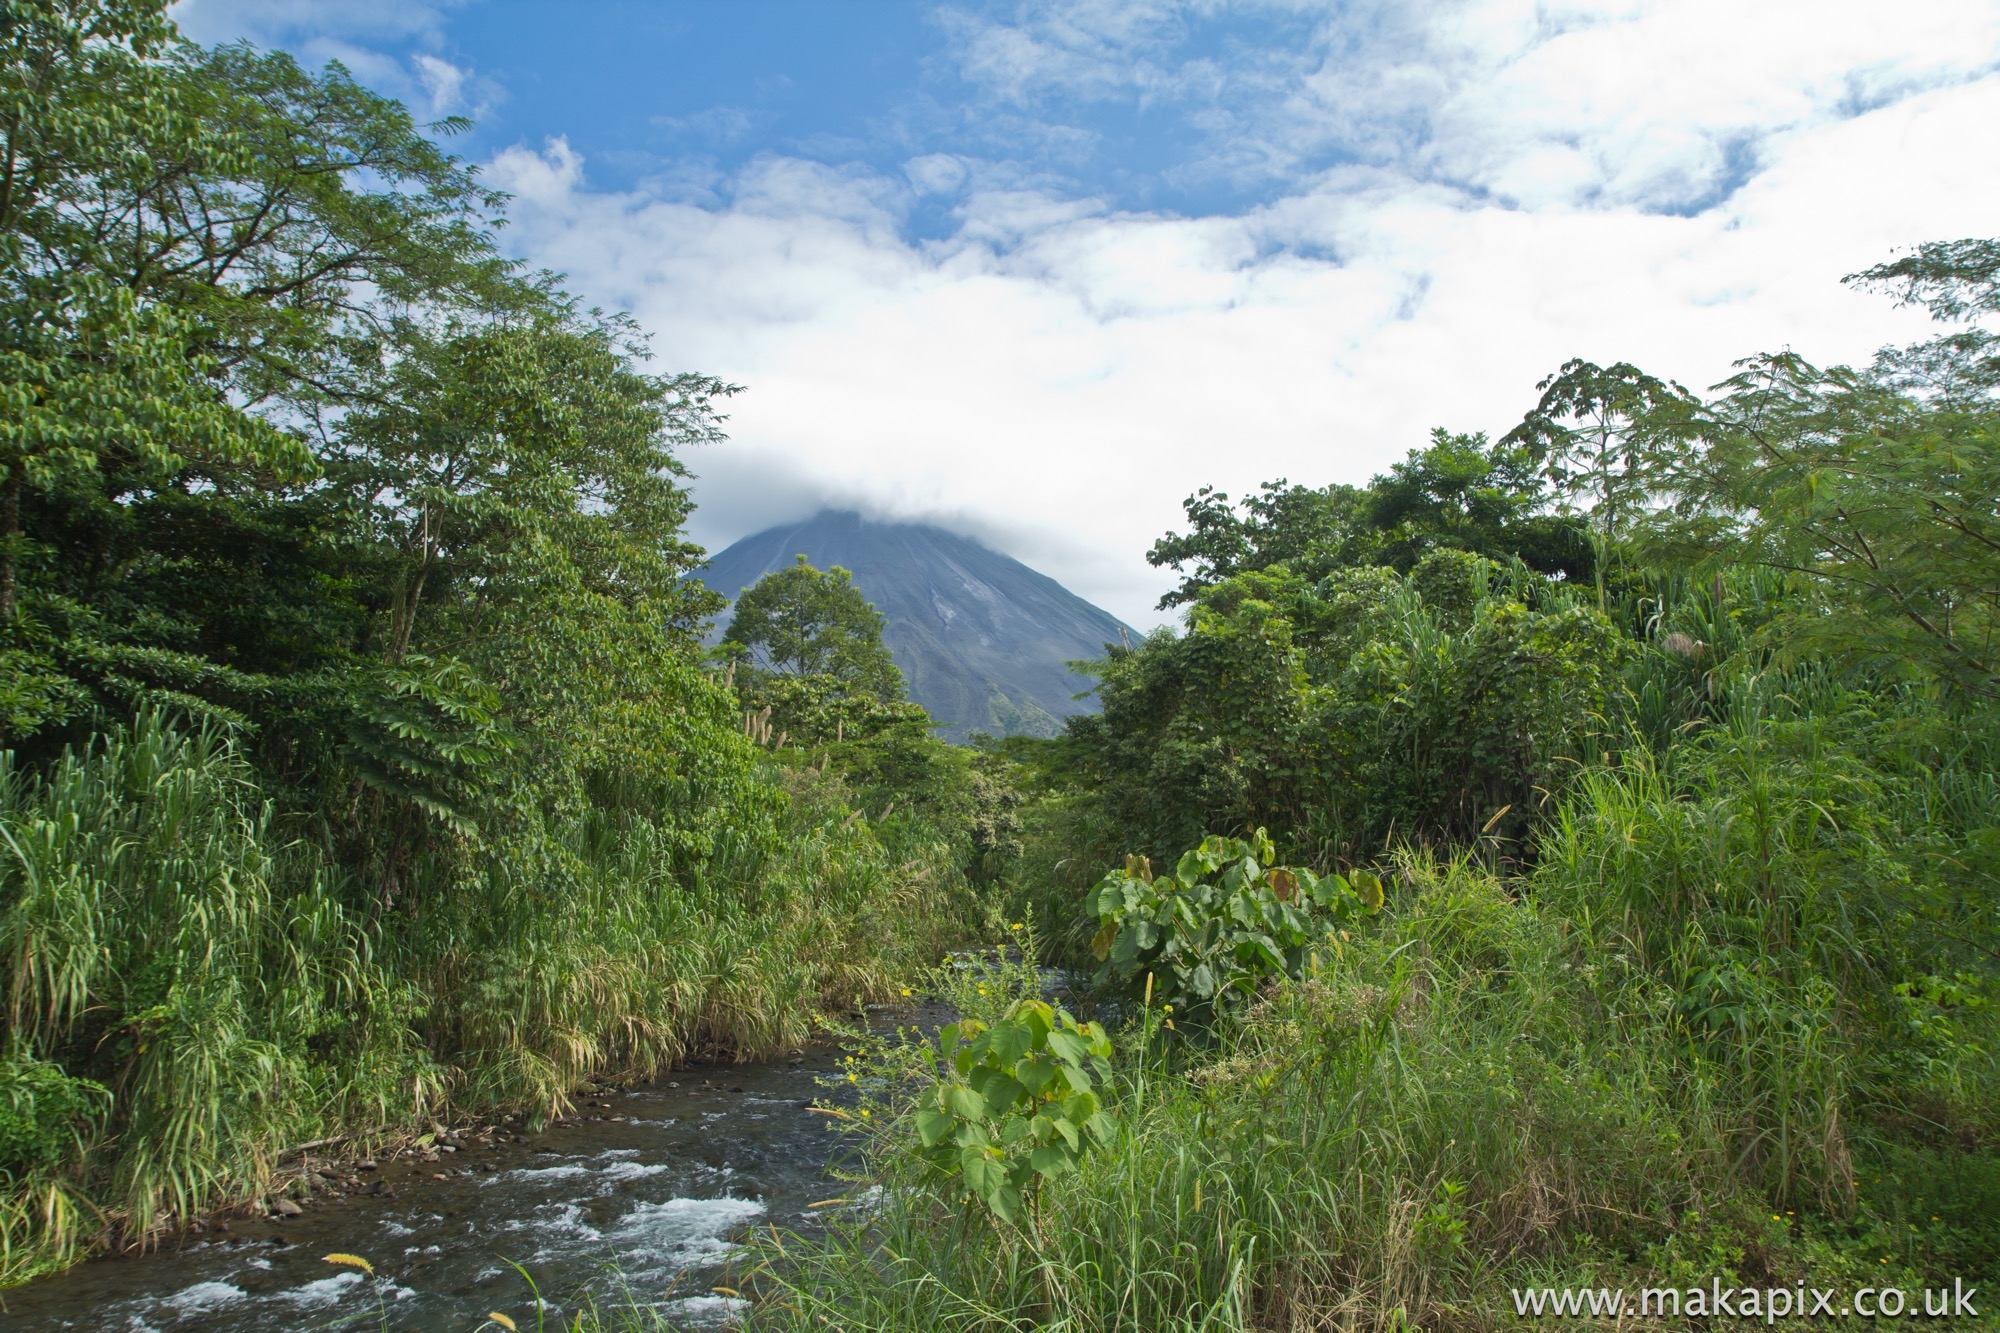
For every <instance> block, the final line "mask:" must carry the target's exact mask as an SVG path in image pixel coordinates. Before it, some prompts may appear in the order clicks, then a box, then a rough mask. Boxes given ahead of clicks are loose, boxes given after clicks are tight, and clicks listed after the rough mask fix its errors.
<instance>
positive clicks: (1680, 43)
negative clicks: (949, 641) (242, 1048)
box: [177, 0, 2000, 625]
mask: <svg viewBox="0 0 2000 1333" xmlns="http://www.w3.org/2000/svg"><path fill="white" fill-rule="evenodd" d="M223 2H224V0H189V3H188V4H187V5H185V6H184V7H183V11H194V10H195V8H196V6H197V5H199V6H200V7H201V10H202V11H203V12H206V11H208V10H211V9H214V8H215V7H216V6H217V5H219V4H222V3H223ZM183 11H177V12H183ZM408 11H409V12H408V14H407V16H406V17H405V18H404V19H401V20H398V21H404V22H407V23H410V24H416V25H421V24H422V23H423V22H427V21H429V20H428V19H426V18H425V17H424V16H425V15H426V14H431V15H435V14H436V13H437V12H438V11H436V10H435V9H430V8H427V7H426V6H423V5H421V4H419V5H411V6H409V7H408ZM1225 11H1227V13H1225ZM385 12H387V11H385ZM993 12H994V11H993V10H991V9H988V10H981V11H971V10H957V9H954V10H951V11H949V12H947V13H946V14H945V31H946V33H947V36H948V40H949V42H950V54H951V57H952V59H953V61H954V62H955V64H954V68H955V69H956V70H957V71H958V73H959V74H960V75H961V76H962V77H964V78H965V79H967V80H969V81H971V83H972V84H973V85H974V87H975V90H976V96H975V100H974V103H973V104H972V105H970V106H969V107H966V108H962V109H961V110H962V112H963V115H964V118H965V120H966V122H967V123H968V124H973V125H974V126H975V130H977V127H978V125H981V124H983V125H985V126H986V127H987V128H986V130H985V131H984V132H983V137H982V133H981V132H973V131H968V133H967V135H966V136H961V137H959V138H956V139H950V138H949V137H948V141H926V142H921V143H918V142H915V141H913V143H912V147H911V149H910V152H911V153H912V154H913V156H911V157H909V158H908V159H907V160H906V161H905V162H904V164H903V166H902V168H901V169H900V170H898V171H895V172H893V173H888V172H885V173H877V172H874V171H871V170H867V169H863V168H859V167H838V166H829V165H826V164H823V163H818V162H810V161H805V160H801V159H799V158H795V157H785V156H776V155H766V156H762V157H759V158H756V159H754V160H753V161H752V162H751V163H750V164H749V165H748V166H747V167H745V168H743V169H742V170H740V171H737V172H735V173H733V174H729V175H719V174H714V173H713V172H712V171H709V169H707V168H703V169H702V172H706V173H708V174H701V173H696V174H697V175H699V179H696V176H695V175H689V174H687V172H683V173H682V174H681V175H679V176H676V175H674V174H673V172H672V171H669V172H664V173H663V174H662V176H661V178H660V179H659V181H657V182H655V183H654V184H653V185H651V186H649V187H647V188H643V189H639V190H635V191H633V192H630V193H612V192H607V191H602V190H597V189H593V188H592V187H591V185H590V181H589V171H588V167H589V164H588V163H587V162H585V161H583V160H582V159H581V158H580V157H579V155H578V154H577V153H576V152H575V151H573V150H572V149H571V148H570V146H569V145H568V143H567V142H566V141H565V140H562V139H560V138H558V139H554V140H551V141H549V142H547V143H545V144H544V145H543V147H542V148H541V149H539V150H535V149H531V148H529V147H526V146H521V147H516V148H513V149H510V150H508V151H506V152H503V153H500V154H498V155H497V156H496V157H495V159H494V160H493V161H492V162H491V164H490V171H491V177H492V179H493V180H494V182H495V183H496V184H498V185H500V186H501V187H503V188H506V189H509V190H512V191H514V192H515V194H516V195H517V196H518V198H517V205H516V208H515V210H514V216H515V221H514V225H513V226H511V227H510V228H509V229H508V231H507V232H506V233H505V239H506V243H507V244H508V245H509V246H511V247H514V248H515V249H516V250H517V251H518V252H520V253H521V254H523V255H524V256H525V257H527V258H529V259H530V260H531V261H532V262H535V263H537V264H543V265H547V266H550V267H553V268H557V269H560V270H563V271H566V272H567V273H569V274H570V278H571V285H572V286H573V287H574V288H575V289H576V290H578V291H579V292H581V293H582V294H584V295H585V296H586V297H587V298H588V299H590V300H591V301H594V302H600V303H603V304H606V305H615V306H620V307H624V308H628V309H631V310H632V311H633V312H634V313H635V314H636V315H637V316H638V318H639V320H640V322H641V324H642V325H643V326H644V327H646V328H647V329H649V330H651V331H652V332H653V333H654V334H655V351H656V355H657V358H658V361H659V364H660V365H661V367H662V368H670V369H697V370H702V371H706V372H709V373H712V374H717V375H720V376H722V377H724V378H726V379H730V380H733V381H736V382H739V383H742V384H744V385H747V386H748V388H749V392H748V393H746V394H745V395H743V396H742V397H741V398H738V399H736V400H735V401H734V402H733V403H732V405H731V411H732V414H733V419H732V421H731V423H730V428H731V432H732V435H733V439H732V441H731V442H729V443H728V444H725V445H721V446H718V447H716V448H715V449H712V450H708V451H704V452H702V453H700V454H697V455H696V456H695V457H693V458H691V459H690V460H689V462H690V463H691V465H692V466H693V467H694V468H695V470H696V471H697V472H698V473H701V474H703V479H702V481H701V482H700V483H699V485H698V487H697V496H698V498H699V499H700V500H701V501H702V503H703V505H704V508H703V510H702V511H701V513H699V514H698V515H697V517H696V525H695V526H696V535H697V536H698V537H700V538H701V539H703V540H705V541H708V542H709V543H710V544H712V545H716V544H720V543H723V542H726V541H728V540H731V539H733V538H735V537H737V536H741V535H743V534H745V533H747V532H750V531H754V530H756V529H757V528H759V527H762V526H766V525H768V524H771V523H776V522H781V521H784V520H787V519H791V518H796V517H799V516H801V515H802V514H803V513H805V512H807V511H808V510H810V509H811V508H813V507H814V506H815V505H816V504H818V503H820V502H821V501H822V500H824V501H829V502H832V503H839V504H845V505H850V506H853V507H858V508H863V509H865V510H868V511H870V512H874V513H878V514H896V515H909V516H927V517H932V518H937V519H940V520H941V521H946V522H949V523H950V524H951V525H953V526H955V527H959V528H960V529H961V530H969V531H975V532H978V533H980V534H981V535H983V536H985V537H986V538H987V539H988V540H989V541H993V542H994V543H995V544H997V545H999V546H1001V547H1002V548H1003V549H1007V550H1009V551H1011V552H1013V553H1015V554H1017V555H1019V556H1021V557H1022V558H1023V559H1026V560H1028V561H1029V563H1031V564H1034V565H1036V566H1037V567H1038V568H1041V569H1043V570H1044V571H1045V572H1048V573H1050V574H1052V575H1054V576H1056V577H1058V578H1060V579H1061V580H1063V581H1064V582H1065V583H1066V584H1068V585H1069V586H1070V587H1072V588H1074V589H1075V590H1076V591H1077V592H1079V593H1081V594H1082V595H1084V596H1087V597H1090V598H1092V599H1093V600H1096V601H1098V602H1100V603H1101V604H1103V605H1104V606H1106V607H1107V608H1108V609H1110V610H1112V611H1114V612H1115V613H1117V614H1119V615H1120V616H1122V617H1124V618H1126V619H1128V620H1130V621H1133V622H1134V623H1138V624H1142V625H1143V624H1149V623H1152V622H1153V621H1154V620H1155V619H1157V616H1156V613H1154V612H1153V611H1152V610H1151V607H1152V603H1153V601H1154V599H1155V598H1156V597H1157V596H1158V594H1159V592H1160V591H1162V590H1163V589H1164V588H1165V587H1167V586H1170V584H1171V582H1172V580H1171V579H1170V578H1168V577H1165V576H1163V575H1162V574H1161V573H1160V572H1159V571H1154V570H1151V569H1150V568H1148V567H1147V566H1146V565H1145V564H1144V563H1143V555H1144V552H1145V551H1146V549H1147V548H1148V547H1149V546H1150V544H1151V543H1152V541H1153V540H1154V539H1155V538H1157V537H1158V536H1159V535H1160V533H1162V532H1163V531H1165V530H1166V529H1167V528H1169V527H1173V526H1177V525H1178V524H1179V522H1180V519H1181V514H1180V508H1179V502H1180V500H1181V498H1182V497H1184V496H1185V495H1187V494H1188V493H1190V492H1191V491H1193V490H1194V489H1196V488H1197V487H1198V486H1201V485H1203V484H1211V483H1212V484H1216V485H1219V486H1221V487H1222V488H1223V489H1225V490H1228V491H1229V492H1231V493H1232V494H1237V495H1240V494H1242V493H1244V492H1245V491H1247V490H1249V489H1252V488H1254V486H1255V485H1256V484H1257V483H1258V482H1260V481H1263V480H1265V479H1267V478H1271V477H1275V476H1280V475H1283V476H1289V477H1290V478H1292V479H1293V480H1295V481H1304V482H1312V483H1322V482H1326V481H1331V480H1341V481H1363V480H1365V479H1366V478H1367V477H1368V476H1369V475H1370V474H1371V473H1373V472H1375V471H1379V470H1380V469H1381V468H1383V467H1384V466H1386V465H1387V464H1388V463H1389V462H1391V461H1394V460H1395V459H1397V458H1399V457H1401V455H1402V454H1403V453H1404V452H1405V451H1406V450H1408V449H1409V448H1411V447H1414V446H1417V445H1419V444H1421V443H1422V441H1423V439H1424V437H1425V433H1426V432H1427V430H1428V429H1429V428H1430V427H1431V426H1434V425H1444V426H1449V427H1452V428H1454V429H1481V428H1483V429H1489V430H1496V431H1497V430H1504V429H1505V428H1507V427H1508V426H1509V425H1511V424H1512V423H1513V422H1514V421H1515V420H1517V419H1518V417H1519V415H1520V413H1521V412H1522V411H1523V410H1524V409H1525V408H1526V407H1527V406H1528V405H1529V404H1530V403H1531V402H1532V399H1533V385H1534V382H1535V380H1536V379H1537V378H1539V377H1540V376H1541V375H1543V374H1545V373H1547V372H1548V371H1550V370H1552V369H1553V368H1555V366H1557V365H1558V364H1559V363H1560V362H1561V361H1563V360H1564V359H1566V358H1568V357H1570V356H1587V357H1591V358H1593V359H1597V360H1600V361H1603V360H1613V359H1629V360H1632V361H1635V362H1637V363H1638V364H1640V365H1642V366H1645V367H1647V368H1648V369H1650V370H1652V371H1654V372H1655V373H1657V374H1663V375H1668V376H1672V377H1675V378H1678V379H1680V380H1682V381H1684V382H1686V383H1688V384H1690V385H1695V386H1704V385H1707V384H1710V383H1712V382H1714V381H1715V380H1716V379H1718V378H1720V377H1721V376H1722V375H1724V374H1726V373H1727V371H1728V367H1729V363H1730V361H1731V360H1733V359H1734V358H1736V357H1739V356H1742V355H1746V354H1748V353H1750V352H1753V351H1758V350H1764V349H1772V348H1777V347H1781V346H1787V345H1789V346H1792V347H1794V348H1795V349H1796V350H1798V351H1800V352H1801V353H1803V354H1805V355H1807V356H1809V357H1812V358H1815V359H1819V360H1849V361H1853V360H1860V359H1865V358H1866V357H1867V356H1868V355H1869V354H1870V353H1871V352H1872V350H1873V349H1874V348H1875V347H1876V346H1877V345H1878V344H1880V343H1883V342H1889V341H1900V340H1903V339H1904V338H1907V337H1911V336H1916V335H1918V334H1919V333H1920V331H1921V329H1920V325H1919V324H1918V322H1917V317H1916V316H1915V315H1913V314H1912V313H1910V312H1907V311H1904V312H1898V311H1894V310H1892V309H1890V307H1889V305H1888V303H1887V302H1886V301H1884V300H1882V299H1881V298H1879V297H1873V296H1869V295H1865V294H1859V293H1855V292H1852V291H1849V290H1847V289H1844V288H1842V287H1841V286H1840V285H1839V281H1838V280H1839V278H1840V276H1841V275H1842V274H1845V273H1849V272H1852V271H1854V270H1856V269H1859V268H1862V267H1864V266H1866V265H1868V264H1870V263H1873V262H1875V261H1877V260H1879V259H1881V258H1883V257H1884V256H1886V255H1887V254H1888V253H1889V252H1890V250H1892V249H1893V248H1895V247H1898V246H1907V245H1911V244H1914V243H1916V242H1918V241H1922V240H1926V239H1933V238H1939V237H1953V236H1964V235H1988V234H1993V232H1994V231H1995V230H1996V227H1995V223H1994V218H1995V217H1996V215H2000V141H1996V139H1995V137H1994V136H1993V135H1992V134H1991V132H1990V127H1991V126H1992V125H1994V124H1996V123H2000V75H1996V73H1995V70H1996V65H1997V64H2000V6H1993V5H1982V4H1967V3H1964V0H1905V3H1902V4H1899V5H1897V6H1895V7H1894V8H1893V9H1890V8H1887V7H1883V6H1879V5H1870V4H1864V3H1854V2H1847V3H1833V2H1832V0H1814V2H1812V3H1806V2H1805V0H1764V2H1762V3H1757V4H1743V3H1740V0H1733V2H1730V3H1725V2H1724V0H1661V2H1656V0H1604V3H1593V4H1577V3H1568V4H1566V3H1561V2H1560V0H1539V3H1538V2H1537V0H1428V2H1427V3H1414V4H1413V3H1400V2H1399V3H1387V2H1386V0H1364V3H1361V4H1355V5H1342V6H1329V5H1324V4H1317V3H1306V2H1305V0H1298V2H1297V3H1287V2H1286V0H1262V2H1259V0H1245V2H1244V3H1242V4H1238V5H1233V6H1232V5H1227V4H1223V3H1218V2H1217V0H1194V2H1193V3H1188V4H1175V3H1169V2H1168V0H1147V3H1133V2H1130V0H1027V2H1026V3H1022V4H1018V5H1014V6H1012V7H1010V8H1008V10H1007V11H1006V17H1005V20H1004V21H998V20H995V19H994V18H993V17H991V15H992V13H993ZM1244 13H1248V14H1249V15H1250V17H1251V18H1252V19H1254V20H1255V22H1256V23H1261V24H1263V25H1264V27H1263V28H1262V29H1255V27H1254V24H1253V26H1252V28H1249V29H1245V31H1253V30H1255V31H1262V32H1264V33H1266V34H1267V39H1266V40H1263V41H1262V44H1261V45H1252V46H1248V47H1245V46H1243V45H1241V43H1240V42H1237V43H1236V44H1233V45H1232V44H1231V43H1230V42H1227V41H1225V42H1223V43H1222V44H1220V45H1218V44H1216V43H1215V42H1213V41H1209V42H1207V44H1206V45H1204V44H1203V42H1204V40H1205V39H1203V38H1202V36H1201V34H1202V33H1203V32H1204V31H1209V29H1205V28H1204V25H1210V27H1211V28H1212V24H1213V21H1214V20H1215V19H1216V18H1217V16H1218V15H1223V16H1224V17H1228V16H1229V15H1231V14H1233V15H1235V16H1237V17H1241V15H1242V14H1244ZM417 30H418V29H417V28H412V31H417ZM354 31H355V32H357V33H358V32H360V31H361V30H360V29H359V28H356V29H355V30H354ZM344 34H346V30H345V29H342V30H340V31H335V32H333V33H332V35H331V36H327V37H324V38H322V39H319V40H323V41H327V42H333V41H344V40H347V37H346V35H344ZM1269 34H1277V36H1269ZM355 40H357V41H358V40H360V39H359V37H356V38H355ZM424 40H426V41H428V40H429V39H428V38H425V39H424ZM440 63H442V62H440ZM398 68H399V70H400V71H401V72H400V74H397V75H396V77H401V78H403V79H405V80H406V82H409V83H410V84H411V86H412V87H413V88H416V87H418V86H419V85H417V84H416V82H415V80H416V79H417V78H418V74H419V73H421V71H422V67H421V66H418V67H416V69H417V71H418V72H417V73H413V72H412V69H411V67H409V66H399V67H398ZM383 77H385V78H387V77H389V76H388V75H384V76H383ZM448 82H449V81H448V80H445V79H442V78H440V80H439V81H438V83H437V85H436V87H434V88H431V89H427V90H423V91H422V92H421V93H420V94H419V95H420V96H423V97H438V96H442V95H443V93H442V91H441V90H443V89H445V88H446V87H447V84H448ZM457 86H460V87H462V86H463V85H457ZM458 95H459V96H465V94H464V93H463V92H460V93H459V94H458ZM1104 103H1120V104H1123V105H1127V106H1134V107H1136V106H1141V105H1143V106H1146V107H1149V108H1153V109H1155V110H1162V109H1164V110H1163V111H1162V114H1166V113H1171V116H1170V117H1169V119H1170V121H1171V123H1172V124H1174V125H1175V126H1177V127H1178V130H1177V132H1182V133H1184V134H1192V135H1193V136H1194V142H1193V146H1192V147H1191V148H1187V150H1186V151H1185V152H1184V153H1183V154H1182V157H1181V159H1180V160H1179V161H1178V162H1177V163H1172V164H1169V165H1168V166H1167V167H1165V168H1162V169H1161V170H1162V171H1163V173H1164V174H1166V175H1167V176H1170V177H1173V178H1174V179H1177V180H1179V181H1181V182H1182V183H1186V182H1189V181H1198V180H1200V179H1204V178H1207V179H1216V180H1225V181H1231V182H1237V183H1241V182H1245V181H1250V182H1263V185H1262V186H1260V187H1259V188H1258V190H1257V191H1256V193H1257V194H1258V197H1262V198H1265V199H1266V200H1268V202H1266V203H1264V204H1262V205H1260V206H1257V207H1254V208H1246V209H1244V210H1242V211H1240V212H1239V213H1237V214H1236V215H1233V216H1231V215H1223V216H1211V217H1199V218H1183V217H1175V216H1169V215H1164V214H1152V213H1135V212H1129V211H1120V210H1119V209H1117V208H1116V207H1114V206H1112V205H1110V204H1108V203H1106V202H1104V201H1102V200H1098V199H1093V198H1090V197H1088V195H1089V192H1090V191H1091V190H1092V189H1094V188H1097V187H1096V186H1094V185H1092V184H1091V183H1090V182H1091V180H1093V179H1101V178H1086V179H1085V181H1084V183H1082V184H1078V183H1076V182H1073V181H1071V182H1065V181H1063V180H1060V179H1057V178H1054V177H1052V176H1051V175H1050V174H1049V173H1051V172H1054V171H1057V170H1061V169H1067V168H1065V166H1064V164H1066V163H1068V164H1074V163H1076V162H1080V161H1084V160H1086V159H1087V158H1088V157H1089V155H1090V154H1091V153H1092V152H1095V151H1098V150H1099V149H1100V148H1101V146H1102V145H1101V142H1100V135H1099V132H1098V130H1097V129H1096V128H1094V127H1093V123H1092V121H1091V119H1090V117H1089V115H1088V114H1086V112H1087V111H1088V109H1089V107H1091V106H1094V105H1098V104H1104ZM1148 114H1152V113H1151V112H1149V113H1148ZM1173 117H1178V119H1173ZM926 150H928V151H926ZM1114 165H1118V164H1114ZM687 171H688V172H694V171H695V168H694V167H689V168H688V169H687ZM920 205H921V206H923V207H927V208H932V209H935V208H938V207H940V206H943V207H948V208H950V209H951V210H952V212H951V213H950V215H949V217H950V219H951V222H952V224H953V225H954V226H955V230H954V231H953V232H952V234H951V235H950V236H949V237H948V238H947V239H943V240H912V239H910V238H909V236H908V233H907V228H906V227H905V222H906V219H907V217H908V216H909V212H910V210H911V209H913V208H916V207H919V206H920ZM931 230H933V231H934V230H935V227H932V228H931Z"/></svg>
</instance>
